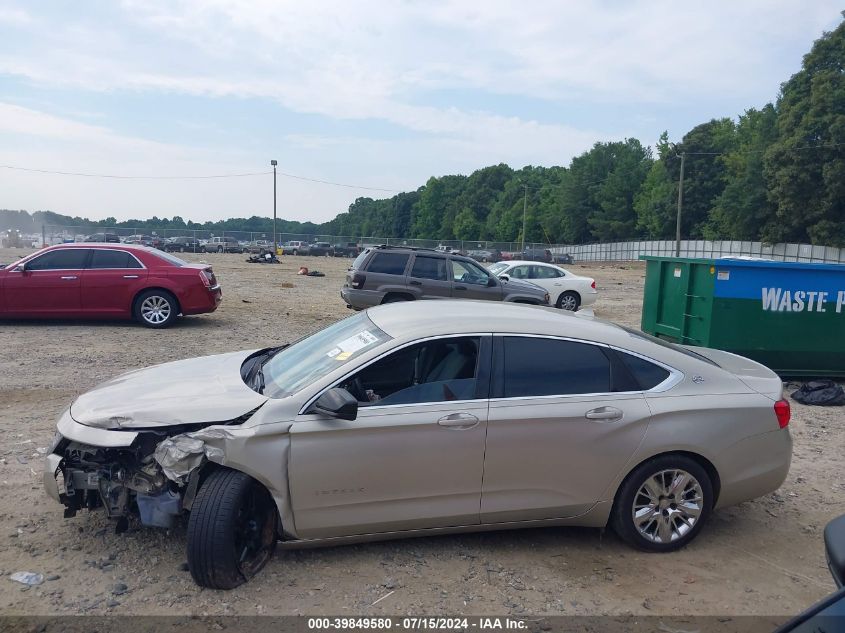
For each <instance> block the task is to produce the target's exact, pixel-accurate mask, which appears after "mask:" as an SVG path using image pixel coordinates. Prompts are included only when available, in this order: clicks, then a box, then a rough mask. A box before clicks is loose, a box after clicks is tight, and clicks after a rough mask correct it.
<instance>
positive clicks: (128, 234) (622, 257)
mask: <svg viewBox="0 0 845 633" xmlns="http://www.w3.org/2000/svg"><path fill="white" fill-rule="evenodd" d="M98 234H110V235H117V236H118V239H120V240H121V241H124V242H133V241H142V240H150V239H152V238H158V239H159V240H165V241H166V240H171V239H174V238H177V237H191V238H194V239H196V240H198V241H199V242H201V243H204V242H207V241H211V240H213V239H214V238H224V239H225V238H228V239H235V240H237V241H238V242H240V243H241V244H242V245H243V246H247V245H249V244H251V243H252V244H255V243H265V244H269V242H271V241H272V239H273V234H272V233H268V232H267V231H213V230H202V229H196V230H195V229H184V228H181V229H179V228H161V229H149V228H126V227H120V228H117V227H114V228H110V227H102V226H94V225H92V226H49V225H45V226H44V227H42V232H41V234H40V235H37V234H22V233H15V234H13V232H11V231H10V232H6V233H0V238H2V239H3V245H7V246H27V247H39V246H41V245H42V244H48V245H53V244H61V243H63V242H81V241H85V240H86V239H88V238H89V237H90V236H92V235H98ZM276 240H277V242H278V244H279V245H280V246H282V245H284V244H285V243H287V242H291V241H299V242H306V243H314V242H324V243H328V244H330V245H336V244H341V245H347V244H355V245H357V246H358V247H362V248H363V247H367V246H374V245H377V244H388V245H394V246H413V247H416V248H436V247H438V246H451V247H452V248H453V249H459V250H460V251H462V252H464V253H469V252H472V251H492V252H496V251H500V252H503V253H515V254H518V253H520V252H521V251H522V244H521V243H520V242H493V241H483V240H479V241H469V240H422V239H410V238H396V237H367V236H357V235H313V234H304V233H277V234H276ZM217 241H219V240H217ZM525 247H526V248H530V249H548V250H549V251H550V252H551V253H552V255H570V256H571V257H572V258H573V260H574V261H576V262H599V261H634V260H636V259H638V258H639V257H640V256H641V255H656V256H670V257H671V256H673V255H674V254H675V241H674V240H631V241H625V242H605V243H597V244H574V245H573V244H541V243H527V244H525ZM680 255H681V257H698V258H708V259H709V258H719V257H754V258H762V259H771V260H777V261H790V262H815V263H829V264H845V248H837V247H835V246H819V245H812V244H766V243H764V242H753V241H737V240H682V241H681V250H680Z"/></svg>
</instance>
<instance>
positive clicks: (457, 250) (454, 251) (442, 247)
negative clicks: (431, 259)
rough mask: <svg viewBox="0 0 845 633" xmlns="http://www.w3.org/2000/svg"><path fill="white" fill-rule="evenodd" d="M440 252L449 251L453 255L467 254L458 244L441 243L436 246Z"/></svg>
mask: <svg viewBox="0 0 845 633" xmlns="http://www.w3.org/2000/svg"><path fill="white" fill-rule="evenodd" d="M434 250H436V251H437V252H438V253H449V254H452V255H465V254H466V253H464V252H463V251H462V250H461V249H460V248H459V247H457V246H449V245H447V244H440V245H439V246H438V247H437V248H435V249H434Z"/></svg>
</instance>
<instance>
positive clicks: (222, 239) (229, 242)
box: [205, 235, 244, 253]
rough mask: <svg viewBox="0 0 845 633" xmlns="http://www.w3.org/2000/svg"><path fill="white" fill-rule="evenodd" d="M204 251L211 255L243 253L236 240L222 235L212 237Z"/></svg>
mask: <svg viewBox="0 0 845 633" xmlns="http://www.w3.org/2000/svg"><path fill="white" fill-rule="evenodd" d="M205 250H206V251H209V252H211V253H243V252H244V249H243V247H242V246H241V243H240V242H239V241H238V240H237V238H234V237H231V236H228V235H224V236H219V237H212V238H211V239H210V240H208V244H206V245H205Z"/></svg>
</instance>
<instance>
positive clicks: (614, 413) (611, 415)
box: [584, 407, 622, 422]
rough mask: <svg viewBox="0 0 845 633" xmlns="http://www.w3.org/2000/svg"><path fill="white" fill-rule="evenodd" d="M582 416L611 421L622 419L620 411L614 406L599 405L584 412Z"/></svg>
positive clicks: (589, 418)
mask: <svg viewBox="0 0 845 633" xmlns="http://www.w3.org/2000/svg"><path fill="white" fill-rule="evenodd" d="M584 417H585V418H587V419H588V420H604V421H607V422H613V421H614V420H621V419H622V411H620V410H619V409H617V408H616V407H599V408H598V409H590V410H589V411H587V412H586V413H585V414H584Z"/></svg>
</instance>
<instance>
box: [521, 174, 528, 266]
mask: <svg viewBox="0 0 845 633" xmlns="http://www.w3.org/2000/svg"><path fill="white" fill-rule="evenodd" d="M522 188H523V189H524V190H525V196H524V197H523V198H522V252H523V253H524V252H525V218H526V216H527V213H528V185H522Z"/></svg>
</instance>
